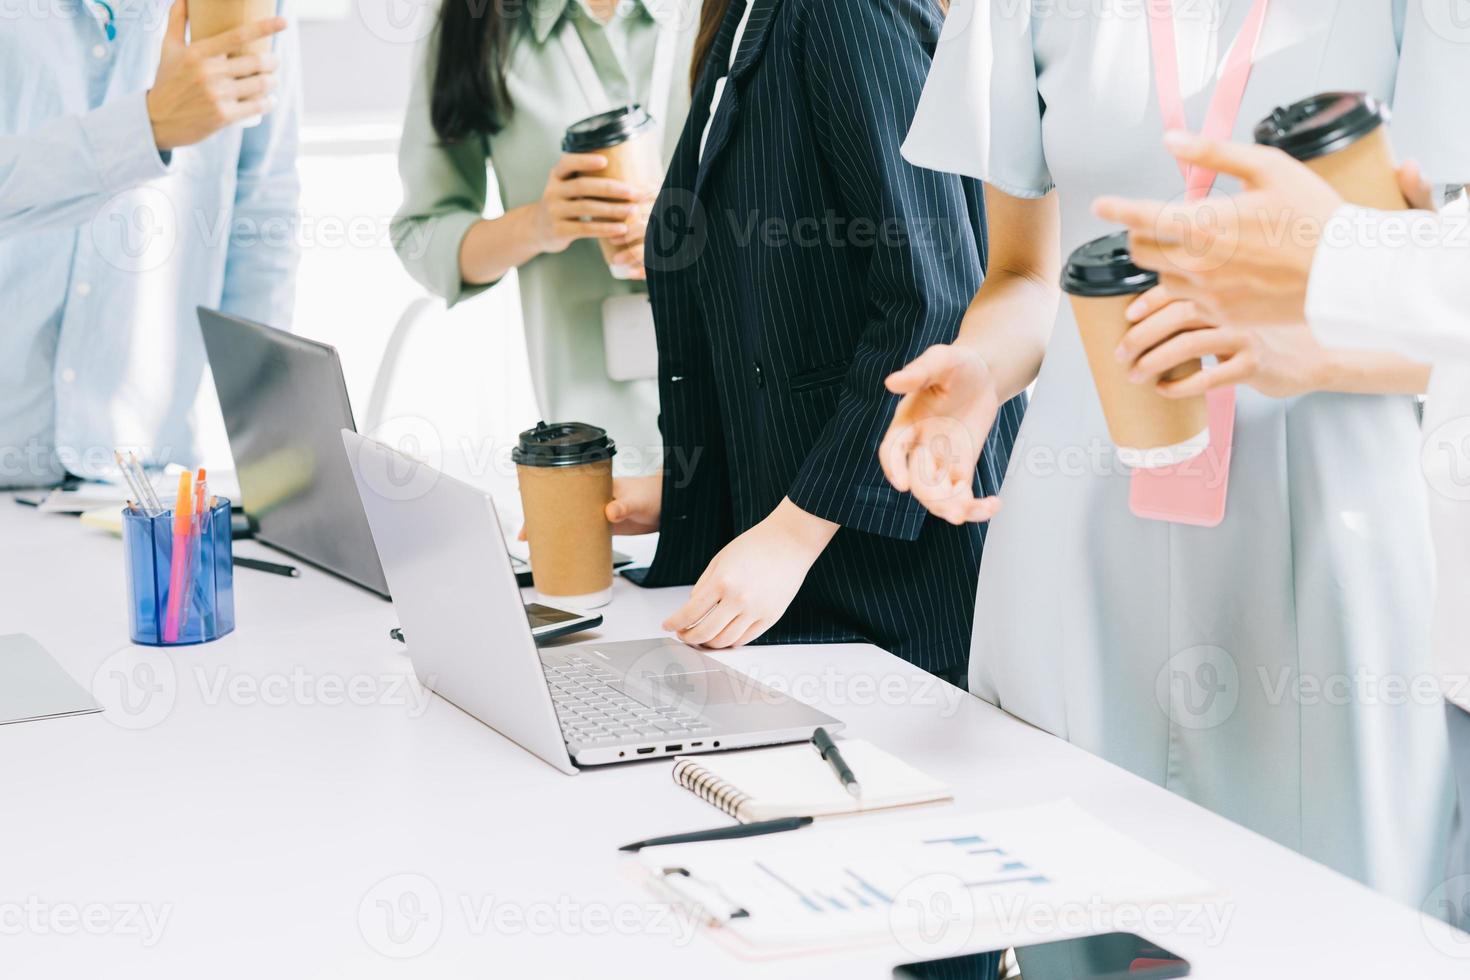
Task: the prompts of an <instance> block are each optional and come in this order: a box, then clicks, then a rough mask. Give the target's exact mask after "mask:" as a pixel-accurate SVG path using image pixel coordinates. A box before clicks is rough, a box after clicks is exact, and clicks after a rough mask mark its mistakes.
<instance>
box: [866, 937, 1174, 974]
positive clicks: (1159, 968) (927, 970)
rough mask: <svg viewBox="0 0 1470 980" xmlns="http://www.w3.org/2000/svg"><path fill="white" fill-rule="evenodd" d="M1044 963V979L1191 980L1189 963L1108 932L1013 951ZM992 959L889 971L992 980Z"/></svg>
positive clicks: (968, 959) (984, 957)
mask: <svg viewBox="0 0 1470 980" xmlns="http://www.w3.org/2000/svg"><path fill="white" fill-rule="evenodd" d="M1017 952H1018V953H1021V954H1022V955H1025V954H1028V953H1034V954H1035V955H1036V956H1037V957H1038V958H1041V959H1043V960H1044V963H1045V973H1046V976H1047V977H1064V978H1065V980H1173V978H1175V977H1187V976H1189V962H1188V961H1187V960H1186V959H1185V958H1184V957H1182V956H1179V955H1177V954H1175V953H1171V952H1169V951H1168V950H1167V949H1164V948H1163V947H1162V946H1159V945H1156V944H1155V943H1151V942H1149V941H1148V940H1147V939H1144V938H1143V937H1142V936H1135V935H1133V934H1132V933H1128V932H1110V933H1107V934H1105V935H1101V936H1087V937H1085V938H1082V939H1063V940H1061V941H1059V942H1054V943H1039V944H1037V945H1035V946H1026V947H1022V948H1018V949H1017ZM996 963H997V956H996V954H995V953H993V952H992V953H975V954H972V955H969V956H954V957H951V958H950V959H947V960H929V961H928V962H925V963H909V964H906V965H904V966H900V967H899V968H897V969H896V970H894V971H893V976H894V978H895V980H994V977H995V973H996Z"/></svg>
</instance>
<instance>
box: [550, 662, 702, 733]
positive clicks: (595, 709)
mask: <svg viewBox="0 0 1470 980" xmlns="http://www.w3.org/2000/svg"><path fill="white" fill-rule="evenodd" d="M542 666H543V668H544V669H545V671H546V683H547V685H548V686H549V687H550V688H551V700H552V702H553V703H554V704H555V705H556V716H557V720H559V721H560V722H561V731H562V736H563V737H564V738H565V739H566V740H567V741H568V742H576V743H579V744H589V743H590V744H594V745H596V744H600V743H611V742H622V741H627V740H629V739H637V738H650V739H657V740H661V739H664V738H678V737H681V736H685V735H702V734H705V733H707V732H709V730H710V726H709V725H708V724H706V723H705V721H704V720H703V719H702V718H700V717H699V716H698V715H694V714H691V713H690V712H688V711H685V710H683V709H681V708H678V707H675V706H674V705H663V706H655V705H647V704H644V703H643V702H641V701H638V700H636V699H634V698H631V697H629V696H628V695H626V694H624V693H623V692H622V691H620V690H618V689H617V688H616V687H614V686H613V682H615V681H617V680H618V675H617V672H616V671H613V670H610V669H609V668H607V667H604V666H602V665H600V664H596V663H593V662H592V661H590V660H587V659H584V658H582V657H576V658H573V660H572V662H571V663H568V664H543V665H542Z"/></svg>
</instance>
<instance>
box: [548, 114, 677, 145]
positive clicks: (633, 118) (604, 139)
mask: <svg viewBox="0 0 1470 980" xmlns="http://www.w3.org/2000/svg"><path fill="white" fill-rule="evenodd" d="M653 124H654V119H653V117H652V116H650V115H649V114H648V111H647V110H646V109H644V108H643V107H642V106H641V105H625V106H619V107H618V108H616V109H613V110H611V111H610V112H602V113H598V114H597V115H595V116H589V117H588V118H586V119H583V120H581V121H579V122H574V123H572V124H571V125H570V126H568V127H567V133H566V136H564V137H563V138H562V141H561V148H562V152H564V153H595V152H596V151H598V150H606V149H608V148H609V147H613V146H617V145H619V144H621V143H626V142H628V140H630V139H632V138H633V137H635V136H638V135H639V134H641V133H643V132H646V131H647V130H649V129H652V128H653Z"/></svg>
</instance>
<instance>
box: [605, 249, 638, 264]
mask: <svg viewBox="0 0 1470 980" xmlns="http://www.w3.org/2000/svg"><path fill="white" fill-rule="evenodd" d="M612 264H613V265H622V266H636V265H642V264H643V246H642V245H638V246H636V247H634V248H625V249H623V250H622V251H619V252H615V253H613V257H612Z"/></svg>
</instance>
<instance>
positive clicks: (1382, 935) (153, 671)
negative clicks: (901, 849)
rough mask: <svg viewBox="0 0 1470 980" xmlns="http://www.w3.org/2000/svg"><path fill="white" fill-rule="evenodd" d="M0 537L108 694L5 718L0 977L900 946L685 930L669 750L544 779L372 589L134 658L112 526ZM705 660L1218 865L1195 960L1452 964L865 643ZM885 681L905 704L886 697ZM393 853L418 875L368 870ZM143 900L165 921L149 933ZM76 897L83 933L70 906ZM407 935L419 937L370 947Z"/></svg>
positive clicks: (661, 962) (620, 971)
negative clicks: (644, 852)
mask: <svg viewBox="0 0 1470 980" xmlns="http://www.w3.org/2000/svg"><path fill="white" fill-rule="evenodd" d="M0 543H3V552H0V553H3V559H0V562H3V563H0V597H3V598H0V610H3V613H0V632H29V633H31V634H33V635H34V636H36V638H37V639H39V640H40V641H41V643H43V644H44V645H45V646H46V647H47V648H49V649H50V651H51V652H52V653H53V654H54V655H55V656H56V657H57V658H58V659H59V660H60V661H61V662H62V664H63V665H65V666H66V667H67V669H69V670H70V671H71V673H72V674H73V675H74V676H75V677H76V678H77V679H78V680H80V681H81V682H82V683H83V684H84V685H85V684H91V683H92V682H93V679H94V678H97V684H96V685H95V687H96V689H97V690H98V691H99V692H100V693H101V695H102V697H103V698H104V699H105V701H106V702H107V703H108V704H109V711H108V715H107V716H92V717H86V718H70V719H59V720H54V721H45V722H36V723H31V724H23V725H11V726H5V727H0V974H3V975H4V976H6V977H17V978H20V977H39V976H47V977H93V976H104V975H105V976H108V977H140V978H141V977H147V978H150V980H155V978H164V977H180V978H188V980H193V978H196V977H200V976H208V977H249V978H252V980H258V978H260V977H316V976H342V977H354V978H366V977H380V976H381V977H440V976H445V977H450V976H466V977H476V978H485V977H503V976H534V977H553V978H561V977H602V976H609V977H641V978H646V977H674V976H684V977H701V978H705V977H711V978H716V977H748V976H754V975H757V971H759V973H758V975H759V976H761V977H762V978H763V980H774V978H779V977H800V978H803V980H807V978H825V977H831V978H844V980H847V978H864V977H869V978H874V980H878V978H885V977H887V976H889V971H890V969H891V967H892V966H893V965H894V964H896V963H899V962H905V961H908V960H911V959H913V957H912V956H910V955H907V954H906V953H905V952H904V951H903V950H902V949H899V948H894V949H890V950H877V951H874V950H867V951H862V952H858V953H853V954H848V955H845V956H832V957H821V958H814V959H804V960H787V961H778V962H774V963H768V964H764V965H761V966H754V965H751V964H748V963H744V962H741V961H740V960H737V959H735V958H734V957H732V956H730V955H729V954H728V953H726V952H725V951H724V950H723V949H721V948H720V947H718V946H717V945H715V944H714V943H713V942H712V941H711V940H710V939H709V938H708V937H707V936H705V935H703V934H698V935H694V936H692V937H690V936H687V935H684V934H683V933H682V931H681V929H682V927H676V926H677V924H676V923H675V922H674V920H671V919H669V918H667V917H666V916H665V915H664V913H663V910H662V906H660V905H659V903H658V902H657V901H656V900H655V899H654V898H653V897H652V896H651V895H650V894H649V893H648V892H646V891H644V889H643V888H642V886H641V885H639V884H637V883H636V882H634V881H632V880H630V879H629V878H628V877H627V876H626V875H625V874H624V872H625V870H626V866H625V865H624V864H622V862H620V858H619V855H618V854H617V853H616V850H615V848H616V847H617V846H618V845H620V844H623V843H626V842H628V841H630V840H636V839H640V838H643V837H647V836H651V835H654V834H659V833H668V832H677V831H682V830H690V829H696V828H702V827H708V826H715V825H718V824H720V823H721V822H722V820H723V818H722V816H721V815H720V814H719V813H718V812H716V811H715V810H713V809H712V808H711V807H709V806H707V805H706V804H704V803H702V802H700V801H699V800H697V799H696V798H694V797H693V796H692V795H691V794H689V793H686V792H685V791H683V790H681V789H679V788H678V787H676V786H675V785H674V784H673V782H672V781H671V780H670V778H669V768H670V764H669V763H668V762H667V761H658V762H651V763H644V764H638V765H632V766H623V767H613V768H609V769H605V770H603V771H597V772H587V773H583V774H581V775H579V776H576V777H567V776H563V775H561V774H559V773H557V772H556V771H554V770H553V769H551V768H550V767H548V766H546V765H545V764H544V763H542V762H540V761H539V760H537V759H535V758H534V757H532V756H530V755H529V754H527V753H525V752H523V751H521V750H520V749H519V748H517V747H516V746H514V745H512V744H510V743H508V742H507V741H505V740H504V739H502V738H501V737H500V736H499V735H497V734H496V733H495V732H493V731H492V730H490V729H488V728H486V727H485V726H483V725H481V724H480V723H479V722H477V721H475V720H474V719H472V718H469V717H467V716H466V715H464V714H462V713H460V712H459V711H457V710H456V709H454V708H453V707H451V706H449V705H448V704H446V703H445V702H443V701H439V700H437V699H431V700H429V701H428V702H427V704H424V703H418V702H414V701H412V700H410V699H408V698H407V697H406V692H407V691H408V690H409V687H408V685H407V684H406V683H405V680H406V679H407V678H408V676H409V674H410V668H409V664H408V663H407V661H406V658H405V657H404V656H403V655H402V654H401V653H400V652H399V651H400V648H399V647H398V645H397V644H395V643H393V642H392V641H390V640H389V639H388V637H387V631H388V629H389V627H390V626H392V625H394V624H395V619H394V616H393V611H392V609H391V607H390V606H389V605H388V604H387V603H385V602H383V601H381V600H379V599H376V598H374V597H372V596H370V595H368V594H367V593H364V592H361V591H359V590H357V589H355V588H352V587H350V586H348V585H345V584H343V583H341V582H339V581H337V580H335V579H332V578H329V577H327V576H325V575H323V574H321V573H318V572H315V571H312V570H311V569H309V568H308V569H303V577H302V578H301V579H299V580H290V579H283V578H277V577H274V576H270V575H264V574H260V573H255V572H250V571H246V570H240V571H238V572H237V573H236V586H237V611H238V620H239V629H238V630H237V632H236V633H235V634H234V635H233V636H231V637H229V638H227V639H225V640H223V641H221V642H218V643H215V644H212V645H208V646H203V647H195V648H188V649H184V650H179V651H174V652H162V651H157V650H143V649H137V648H132V647H130V646H128V645H127V643H126V642H125V641H126V634H127V629H126V620H125V609H124V599H123V595H124V586H123V569H122V552H121V545H120V543H119V542H117V541H116V540H114V539H111V538H108V537H106V536H105V535H102V534H99V533H97V532H93V531H89V530H87V529H85V528H83V527H81V526H80V525H79V524H78V523H76V522H75V521H73V520H71V519H68V518H62V517H46V516H42V515H39V514H37V513H36V512H34V511H32V510H28V509H25V508H21V507H18V506H16V505H14V504H13V503H11V502H10V501H9V500H8V499H6V498H5V497H3V496H0ZM243 552H249V553H251V554H255V553H259V554H261V555H263V556H264V555H268V554H269V552H267V551H266V549H263V548H259V546H256V545H253V544H250V545H244V546H242V553H243ZM679 601H680V595H679V592H678V591H677V590H674V591H666V592H661V593H660V592H655V593H649V592H640V591H638V590H636V589H633V588H632V587H631V586H629V585H627V583H620V584H619V586H618V592H617V597H616V599H615V601H614V603H613V604H612V605H611V606H610V607H609V608H608V609H607V610H605V613H606V615H607V618H608V623H607V627H606V629H605V630H604V632H603V635H604V636H605V637H609V638H630V637H636V636H639V635H650V634H651V633H652V632H654V631H655V630H656V626H657V623H658V622H659V620H660V619H661V617H662V615H663V614H664V613H666V612H668V611H671V610H672V609H674V608H675V607H676V606H677V604H678V602H679ZM723 659H725V660H726V661H727V662H728V663H730V664H732V665H734V666H736V667H738V668H740V669H742V670H748V671H752V672H755V673H757V674H758V676H760V677H761V678H762V679H765V680H768V681H770V680H782V679H785V680H788V681H789V680H796V681H800V682H802V683H803V684H804V685H805V686H803V687H801V688H799V691H800V692H801V693H804V694H805V695H806V696H808V698H809V699H812V700H814V701H815V702H816V703H817V704H819V705H820V706H821V707H822V708H824V709H826V710H828V711H830V712H831V713H833V714H835V715H837V716H839V717H841V718H843V719H845V720H846V721H847V722H848V723H849V726H850V727H849V729H848V731H849V734H852V735H854V736H861V737H865V738H868V739H870V740H872V741H874V742H877V743H878V744H880V745H882V746H884V747H885V748H887V749H889V750H890V751H893V752H895V753H897V754H899V755H901V756H903V757H905V758H907V759H909V760H911V761H913V762H914V763H917V764H918V765H920V766H922V767H923V768H924V769H925V770H927V771H928V772H930V773H932V774H933V775H935V776H938V777H940V778H943V779H946V780H948V781H950V782H951V783H952V784H953V786H954V787H955V789H956V793H957V797H958V802H957V806H958V807H959V808H962V809H982V808H991V807H996V806H1010V805H1019V804H1025V803H1033V802H1043V801H1047V800H1052V799H1056V798H1059V797H1064V796H1071V797H1073V798H1074V799H1076V800H1077V801H1078V802H1080V803H1081V804H1082V805H1083V806H1085V807H1086V808H1087V809H1089V810H1090V811H1092V812H1093V813H1095V814H1096V815H1098V816H1099V817H1101V818H1102V819H1104V820H1106V821H1108V822H1109V823H1111V824H1112V825H1114V826H1115V827H1118V828H1120V829H1122V830H1124V831H1126V832H1127V833H1129V834H1131V835H1133V836H1134V837H1136V838H1137V839H1139V840H1141V841H1143V842H1145V843H1147V844H1148V845H1150V846H1151V847H1153V848H1155V849H1156V850H1157V851H1159V852H1160V853H1162V854H1164V855H1166V856H1168V857H1170V858H1172V859H1174V860H1176V861H1178V862H1179V863H1181V864H1184V865H1186V866H1188V867H1191V868H1193V869H1195V870H1196V871H1198V872H1199V873H1201V874H1202V875H1204V876H1206V877H1208V878H1209V879H1211V880H1212V881H1214V882H1216V883H1217V884H1218V885H1219V886H1221V888H1222V889H1223V890H1224V891H1225V892H1226V893H1227V894H1228V898H1227V899H1226V900H1225V902H1224V905H1223V908H1224V911H1225V913H1226V914H1227V915H1228V916H1229V918H1228V920H1227V926H1226V928H1225V930H1224V933H1223V937H1219V936H1212V935H1208V934H1207V931H1206V930H1204V929H1203V928H1201V927H1196V928H1193V929H1177V930H1174V931H1167V932H1158V933H1154V934H1153V935H1152V938H1154V939H1155V940H1157V941H1159V942H1161V943H1163V944H1164V945H1166V946H1168V947H1170V948H1173V949H1175V950H1177V951H1178V952H1180V953H1182V954H1184V955H1186V956H1188V957H1189V958H1191V959H1192V960H1193V961H1194V963H1195V967H1196V975H1197V976H1198V977H1201V978H1205V980H1216V978H1228V980H1239V978H1244V977H1252V978H1255V977H1262V978H1269V977H1322V978H1329V977H1343V978H1349V977H1350V978H1360V977H1370V976H1401V977H1415V978H1418V980H1424V978H1433V977H1458V978H1463V977H1464V976H1466V974H1467V971H1470V960H1467V959H1464V958H1460V959H1457V958H1455V957H1454V956H1453V955H1452V954H1453V953H1455V952H1458V953H1459V954H1460V956H1461V957H1464V956H1470V937H1464V936H1463V935H1462V934H1459V933H1455V932H1454V931H1453V930H1450V929H1449V928H1448V927H1445V926H1442V925H1440V924H1439V923H1437V922H1433V921H1430V920H1428V919H1425V918H1423V917H1422V916H1420V915H1419V914H1418V913H1417V912H1415V911H1412V910H1409V909H1405V908H1401V907H1399V906H1397V905H1395V904H1393V903H1391V902H1388V901H1386V900H1383V899H1380V898H1378V897H1377V896H1375V895H1374V894H1372V893H1370V892H1369V891H1368V890H1366V889H1364V888H1362V887H1359V886H1358V885H1356V884H1354V883H1351V882H1349V881H1347V880H1346V879H1344V878H1341V877H1339V876H1338V875H1336V874H1333V873H1332V872H1329V871H1327V870H1325V869H1323V868H1321V867H1319V866H1317V865H1315V864H1312V863H1311V862H1309V861H1306V860H1305V859H1302V858H1300V857H1298V856H1296V855H1295V854H1293V853H1291V852H1289V851H1287V850H1285V849H1283V848H1280V847H1277V846H1275V845H1274V844H1270V843H1268V842H1266V841H1264V840H1263V839H1261V838H1259V837H1256V836H1255V835H1253V834H1250V833H1248V832H1246V831H1244V830H1241V829H1240V828H1238V827H1236V826H1234V825H1232V824H1230V823H1228V822H1226V821H1224V820H1222V819H1219V818H1217V817H1215V816H1213V815H1211V814H1209V813H1207V812H1205V811H1203V810H1201V809H1199V808H1197V807H1195V806H1193V805H1191V804H1189V803H1186V802H1184V801H1183V800H1180V799H1178V798H1176V797H1174V796H1172V795H1171V794H1169V793H1167V792H1165V791H1164V790H1162V789H1159V788H1157V787H1155V786H1153V785H1151V784H1148V783H1145V782H1143V781H1142V780H1139V779H1136V778H1134V777H1133V776H1131V775H1128V774H1127V773H1124V772H1122V771H1120V770H1118V769H1116V768H1114V767H1112V766H1110V765H1108V764H1106V763H1104V762H1101V761H1099V760H1097V759H1095V758H1093V757H1091V756H1089V755H1087V754H1086V753H1084V752H1082V751H1079V750H1077V749H1074V748H1073V747H1071V746H1070V745H1067V744H1066V743H1064V742H1061V741H1059V740H1057V739H1054V738H1052V737H1050V736H1048V735H1046V734H1043V733H1041V732H1039V731H1036V730H1034V729H1032V728H1029V727H1027V726H1026V725H1023V724H1021V723H1020V722H1017V721H1016V720H1014V719H1012V718H1010V717H1008V716H1007V715H1005V714H1003V713H1001V712H999V711H996V710H995V709H993V708H991V707H990V706H988V705H986V704H984V703H982V702H980V701H978V700H976V699H974V698H970V697H968V696H965V695H960V694H959V693H958V692H957V691H955V690H954V689H952V688H948V687H945V686H943V685H939V684H937V683H931V682H930V681H929V680H927V675H924V674H922V672H920V671H917V670H915V669H913V668H911V667H909V666H907V665H906V664H903V663H901V662H900V661H898V660H897V659H895V658H893V657H890V656H889V655H887V654H885V653H882V652H881V651H879V650H876V649H873V648H865V647H855V646H843V647H804V648H784V649H773V648H756V649H752V650H747V651H742V652H738V653H734V654H730V655H727V656H725V657H724V658H723ZM885 678H898V679H899V680H898V681H894V680H888V681H886V682H885V681H884V679H885ZM844 679H845V680H844ZM894 684H897V685H898V687H897V690H899V691H902V692H906V693H907V694H908V695H917V696H910V697H900V698H898V699H897V701H896V703H884V702H885V701H892V700H894V699H893V698H892V697H891V696H890V697H887V698H885V697H884V694H883V692H884V691H887V692H889V695H891V694H892V693H893V692H894V690H895V688H894V687H893V685H894ZM885 685H886V686H885ZM921 702H928V703H921ZM129 709H131V713H129ZM929 812H930V813H940V812H944V811H939V810H931V811H929ZM865 819H878V818H865ZM395 875H411V876H416V877H412V878H407V879H399V880H397V881H390V882H388V884H387V885H386V886H383V887H381V888H379V889H378V890H376V891H375V890H374V889H375V885H378V883H380V882H382V881H383V880H384V879H387V878H390V877H391V876H395ZM405 883H406V884H408V885H410V886H412V887H410V891H412V890H413V888H414V887H416V888H417V889H418V890H419V892H421V893H422V896H421V900H420V905H419V909H420V910H421V911H422V912H423V915H424V917H421V919H420V926H419V929H420V931H419V932H417V933H414V934H413V939H412V940H410V941H409V943H408V944H407V945H403V946H393V945H392V943H391V942H389V941H388V940H387V939H386V938H384V937H383V936H382V935H381V934H377V933H374V936H375V941H374V943H370V942H369V941H368V939H366V938H365V937H364V933H363V931H362V930H363V927H364V926H365V927H366V928H367V929H368V931H369V933H373V932H374V930H377V929H381V928H382V924H383V923H384V922H386V919H385V912H384V910H383V908H382V907H380V906H379V905H378V901H379V900H380V899H382V900H385V901H390V902H397V901H399V900H400V898H401V892H402V888H400V887H399V885H401V884H405ZM436 894H437V896H438V898H439V901H440V903H441V905H440V911H439V912H438V914H435V913H434V910H433V902H434V897H435V895H436ZM412 901H413V899H409V902H410V903H411V902H412ZM397 907H398V908H400V909H407V910H409V911H412V909H413V907H412V905H411V904H410V905H398V906H397ZM144 912H151V914H152V915H153V916H154V917H155V922H156V920H157V917H158V916H161V915H166V916H167V919H166V920H165V922H164V924H163V928H162V932H161V937H159V938H157V939H156V941H154V942H153V943H152V944H151V945H148V941H149V938H150V933H149V927H148V926H147V925H146V923H147V920H146V919H145V918H142V915H143V913H144ZM86 916H94V917H95V918H94V919H92V920H91V928H92V929H93V930H94V931H97V932H100V933H101V934H97V935H93V934H89V933H88V932H87V931H86V928H85V927H84V926H83V925H82V924H81V922H79V921H77V919H76V918H74V917H86ZM400 921H404V920H400ZM67 931H69V932H71V933H72V934H69V935H64V934H58V933H61V932H67ZM1143 931H1145V932H1148V931H1149V930H1146V929H1145V930H1143ZM407 935H408V933H407V932H406V931H405V932H403V933H400V934H399V936H400V938H401V937H403V936H407ZM435 937H437V938H435ZM429 938H435V941H434V943H433V945H432V946H430V947H429V948H428V949H427V950H426V951H424V952H422V954H421V955H418V956H417V957H414V958H408V959H393V958H389V957H387V956H385V955H383V954H382V953H381V952H379V951H378V949H377V948H375V945H376V946H377V947H383V948H387V949H389V950H390V951H396V952H403V951H413V949H414V946H415V945H416V944H419V943H422V942H424V940H426V939H429ZM1446 950H1448V951H1449V952H1446Z"/></svg>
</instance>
